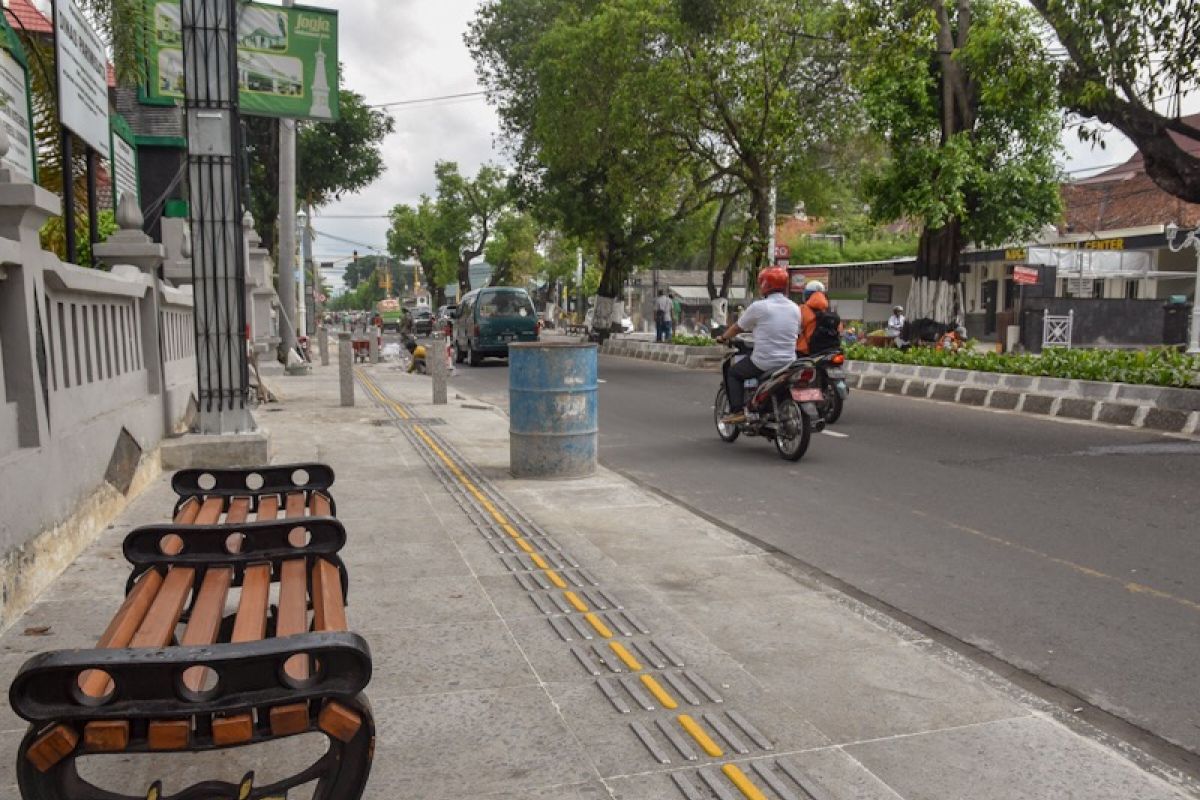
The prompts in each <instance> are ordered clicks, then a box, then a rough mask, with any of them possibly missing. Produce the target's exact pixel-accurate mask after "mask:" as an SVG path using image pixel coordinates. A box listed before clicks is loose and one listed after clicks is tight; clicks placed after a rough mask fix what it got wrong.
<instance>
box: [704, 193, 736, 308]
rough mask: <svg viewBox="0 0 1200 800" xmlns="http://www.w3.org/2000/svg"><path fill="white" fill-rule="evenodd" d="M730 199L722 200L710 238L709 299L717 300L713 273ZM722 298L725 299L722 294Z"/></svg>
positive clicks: (724, 198)
mask: <svg viewBox="0 0 1200 800" xmlns="http://www.w3.org/2000/svg"><path fill="white" fill-rule="evenodd" d="M730 202H731V201H730V199H729V198H728V197H723V198H721V207H720V208H719V209H717V219H716V220H715V221H714V222H713V229H712V233H710V234H709V236H708V299H709V300H715V299H716V298H717V297H718V295H717V284H716V282H715V281H714V280H713V272H714V271H715V270H716V268H717V248H718V246H719V245H720V243H721V228H722V227H723V226H724V225H725V214H726V212H728V211H729V203H730ZM719 296H720V297H725V294H724V292H722V293H721V294H720V295H719Z"/></svg>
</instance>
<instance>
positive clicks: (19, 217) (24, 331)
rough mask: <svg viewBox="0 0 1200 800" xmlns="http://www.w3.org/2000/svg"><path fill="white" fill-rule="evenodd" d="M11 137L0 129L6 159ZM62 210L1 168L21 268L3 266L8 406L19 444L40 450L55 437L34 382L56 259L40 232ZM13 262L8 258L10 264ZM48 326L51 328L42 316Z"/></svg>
mask: <svg viewBox="0 0 1200 800" xmlns="http://www.w3.org/2000/svg"><path fill="white" fill-rule="evenodd" d="M8 148H9V140H8V134H7V133H5V132H4V129H3V127H0V158H3V156H4V155H6V154H7V153H8ZM61 209H62V203H60V202H59V199H58V195H56V194H54V193H52V192H48V191H46V190H45V189H43V188H42V187H40V186H37V185H36V184H32V183H15V182H14V181H13V180H12V174H11V173H10V172H9V170H8V169H0V236H2V237H4V238H5V239H11V240H12V241H14V242H16V251H17V256H18V257H17V259H16V261H17V263H9V264H3V265H0V271H2V272H3V275H4V284H5V286H4V290H3V291H0V347H2V348H3V349H4V357H3V358H2V359H0V361H2V362H3V369H4V376H3V380H5V381H6V382H7V383H8V388H9V390H10V393H9V394H8V395H7V396H6V397H5V400H6V402H9V403H16V404H17V444H18V446H20V447H37V446H39V445H40V444H42V443H43V442H45V441H47V439H48V438H49V434H50V428H49V423H48V418H47V415H46V402H45V397H44V395H43V393H42V390H43V387H42V386H39V385H38V384H37V383H36V382H35V381H31V380H29V376H30V375H40V374H41V373H40V370H39V368H38V363H39V362H38V342H39V340H40V341H45V337H44V336H42V335H41V333H40V331H38V330H37V320H38V317H37V315H36V314H35V313H34V309H36V308H37V307H38V297H39V295H40V291H39V290H40V288H41V284H42V266H41V265H42V260H43V259H46V258H53V257H54V256H52V255H49V254H47V253H46V252H45V251H44V250H42V244H41V240H40V239H39V237H38V230H39V229H40V228H41V227H42V224H43V223H45V221H46V220H48V219H50V218H51V217H53V216H57V215H58V214H59V212H60V211H61ZM6 260H7V259H6ZM42 324H43V325H44V324H46V320H45V315H44V314H43V315H42Z"/></svg>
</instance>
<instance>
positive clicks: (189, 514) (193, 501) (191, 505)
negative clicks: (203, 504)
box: [174, 497, 200, 525]
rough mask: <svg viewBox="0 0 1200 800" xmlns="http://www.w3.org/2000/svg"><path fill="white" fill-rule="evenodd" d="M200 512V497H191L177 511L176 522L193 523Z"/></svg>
mask: <svg viewBox="0 0 1200 800" xmlns="http://www.w3.org/2000/svg"><path fill="white" fill-rule="evenodd" d="M198 513H200V498H198V497H189V498H188V499H187V500H184V501H183V505H181V506H180V507H179V510H178V511H177V512H175V520H174V522H175V524H176V525H191V524H192V522H193V521H194V520H195V519H196V515H197V514H198Z"/></svg>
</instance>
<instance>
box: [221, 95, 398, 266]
mask: <svg viewBox="0 0 1200 800" xmlns="http://www.w3.org/2000/svg"><path fill="white" fill-rule="evenodd" d="M338 96H339V101H338V102H339V104H340V107H341V115H340V118H339V119H338V120H336V121H333V122H306V123H297V124H298V125H299V131H298V132H297V136H296V196H297V200H298V201H299V202H301V203H303V204H306V205H309V206H311V207H315V208H320V207H321V206H324V205H326V204H327V203H329V202H331V201H333V200H336V199H338V198H340V197H341V196H342V195H344V194H346V193H348V192H356V191H359V190H361V189H364V188H366V187H367V186H369V185H371V184H372V183H373V182H374V181H375V180H377V179H378V178H379V176H380V175H382V174H383V172H384V170H385V169H386V166H385V165H384V163H383V155H382V148H383V140H384V139H385V138H386V137H387V136H388V134H390V133H391V132H392V131H393V130H394V129H395V121H394V120H393V119H392V118H391V116H390V115H389V114H388V113H387V112H385V111H381V110H379V109H374V108H369V107H368V106H367V105H366V101H365V99H364V98H363V96H362V95H360V94H358V93H357V92H352V91H350V90H348V89H342V90H340V92H339V95H338ZM242 121H243V126H244V127H243V130H244V137H243V138H244V141H243V146H244V147H245V149H246V156H247V157H246V163H247V164H248V165H249V173H250V174H249V185H250V212H251V213H252V214H253V215H254V220H255V222H256V223H257V225H258V231H259V234H260V235H261V236H262V239H263V242H265V243H266V245H267V248H268V249H269V250H270V251H271V254H272V255H273V256H276V255H277V249H278V242H277V238H278V237H277V225H278V220H279V125H280V124H285V122H281V121H280V120H276V119H269V118H267V117H243V118H242ZM286 124H292V123H290V122H286Z"/></svg>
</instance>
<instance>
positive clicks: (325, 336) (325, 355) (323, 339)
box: [317, 325, 329, 367]
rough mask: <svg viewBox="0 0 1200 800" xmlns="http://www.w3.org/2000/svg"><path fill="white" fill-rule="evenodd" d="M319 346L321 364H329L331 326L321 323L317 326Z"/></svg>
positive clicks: (324, 365)
mask: <svg viewBox="0 0 1200 800" xmlns="http://www.w3.org/2000/svg"><path fill="white" fill-rule="evenodd" d="M317 347H318V348H319V349H320V351H321V366H322V367H328V366H329V328H328V327H327V326H325V325H321V326H320V327H319V328H317Z"/></svg>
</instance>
